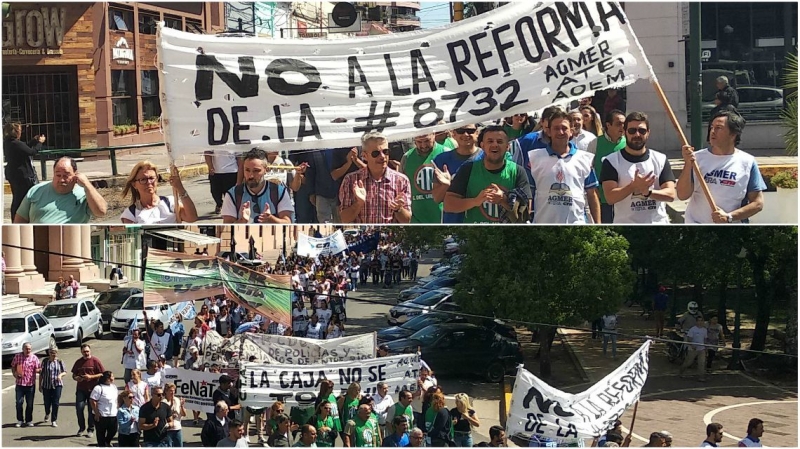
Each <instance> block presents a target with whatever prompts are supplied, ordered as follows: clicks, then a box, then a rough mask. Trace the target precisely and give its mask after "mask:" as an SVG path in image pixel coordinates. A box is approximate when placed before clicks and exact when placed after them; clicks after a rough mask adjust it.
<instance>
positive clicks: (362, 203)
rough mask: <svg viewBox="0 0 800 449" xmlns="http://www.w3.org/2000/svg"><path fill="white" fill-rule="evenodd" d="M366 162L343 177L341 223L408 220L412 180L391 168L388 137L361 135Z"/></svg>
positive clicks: (409, 216)
mask: <svg viewBox="0 0 800 449" xmlns="http://www.w3.org/2000/svg"><path fill="white" fill-rule="evenodd" d="M361 143H362V148H363V154H364V158H365V159H366V161H367V166H366V167H365V168H362V169H360V170H358V171H356V172H353V173H350V174H348V175H347V176H345V177H344V180H343V181H342V187H341V188H340V189H339V202H340V203H341V207H340V209H339V210H340V214H341V217H340V218H341V220H342V223H380V224H383V223H408V222H409V221H411V184H410V183H409V181H408V177H407V176H406V175H404V174H402V173H399V172H397V171H395V170H393V169H391V168H389V141H388V140H386V137H385V136H384V135H383V134H381V133H377V132H371V133H367V134H365V135H364V137H362V138H361Z"/></svg>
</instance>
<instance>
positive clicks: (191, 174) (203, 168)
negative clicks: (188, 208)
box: [3, 164, 208, 195]
mask: <svg viewBox="0 0 800 449" xmlns="http://www.w3.org/2000/svg"><path fill="white" fill-rule="evenodd" d="M178 172H179V173H180V175H181V179H192V178H196V177H198V176H203V175H207V174H208V166H207V165H206V164H195V165H187V166H185V167H179V168H178ZM159 175H160V177H161V179H162V180H164V181H169V172H167V171H166V170H164V171H162V172H160V173H159ZM127 179H128V175H117V176H113V177H102V176H91V177H89V180H90V181H92V185H94V186H95V188H117V187H118V188H122V187H125V181H127ZM3 193H4V194H6V195H11V185H10V184H9V183H8V182H7V181H5V182H3Z"/></svg>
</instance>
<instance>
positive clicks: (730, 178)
mask: <svg viewBox="0 0 800 449" xmlns="http://www.w3.org/2000/svg"><path fill="white" fill-rule="evenodd" d="M736 177H737V173H736V172H733V171H728V170H722V169H720V170H712V171H710V172H708V173H706V174H705V176H704V178H705V180H706V184H719V185H723V186H731V187H732V186H735V185H736Z"/></svg>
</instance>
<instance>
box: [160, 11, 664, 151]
mask: <svg viewBox="0 0 800 449" xmlns="http://www.w3.org/2000/svg"><path fill="white" fill-rule="evenodd" d="M157 42H158V63H159V68H160V71H159V82H160V86H161V88H162V89H163V92H162V94H161V107H162V111H163V113H164V117H165V120H164V128H165V132H166V136H165V137H166V140H167V145H168V146H169V149H170V150H171V152H172V154H173V156H175V157H177V156H180V155H184V154H188V153H199V152H203V151H207V150H209V149H212V150H213V149H217V150H232V151H246V150H248V149H250V148H252V147H253V146H259V147H261V148H264V149H274V150H295V149H315V148H337V147H351V146H356V145H360V137H361V136H362V135H363V134H364V132H366V131H372V130H375V131H380V132H383V133H384V134H386V135H387V137H388V138H389V140H392V141H394V140H400V139H405V138H411V137H414V136H417V135H420V134H423V130H425V131H427V132H432V131H434V130H436V131H439V130H444V129H453V128H458V127H459V126H463V125H466V124H473V123H476V122H482V121H487V120H494V119H498V118H501V117H508V116H511V115H513V114H517V113H521V112H529V111H537V110H539V109H542V108H544V107H546V106H548V105H551V104H554V103H566V102H568V101H571V100H574V99H577V98H580V97H585V96H590V95H592V93H593V92H595V91H598V90H602V89H607V88H610V87H617V88H618V87H623V86H626V85H629V84H631V83H633V82H635V81H636V80H637V79H653V80H655V75H654V74H653V71H652V68H651V67H650V64H649V62H648V61H647V58H646V56H645V54H644V52H643V51H642V48H641V46H640V45H639V42H638V41H637V39H636V36H635V35H634V33H633V30H632V29H631V27H630V24H629V21H628V19H627V17H626V16H625V13H624V11H623V10H622V8H621V7H620V5H619V4H618V3H616V2H607V1H605V2H556V1H541V2H527V1H525V2H511V3H509V4H507V5H505V6H502V7H500V8H498V9H496V10H494V11H492V12H490V13H486V14H481V15H480V16H476V17H473V18H470V19H467V20H463V21H459V22H456V23H453V24H450V25H446V26H443V27H438V28H433V29H426V30H420V31H416V32H414V33H395V34H389V35H382V36H369V37H357V38H348V39H336V40H324V39H303V40H302V41H298V40H293V39H280V40H278V39H267V38H257V37H222V36H216V35H198V34H192V33H184V32H180V31H176V30H172V29H170V28H167V27H165V26H164V24H163V23H161V24H160V25H159V28H158V36H157ZM440 120H443V122H444V123H443V124H441V125H438V123H439V121H440Z"/></svg>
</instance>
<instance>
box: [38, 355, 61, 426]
mask: <svg viewBox="0 0 800 449" xmlns="http://www.w3.org/2000/svg"><path fill="white" fill-rule="evenodd" d="M66 375H67V370H66V369H65V368H64V361H63V360H61V359H59V358H58V348H50V351H49V352H48V356H47V357H45V358H44V359H42V373H41V375H40V376H39V390H41V392H42V396H43V397H44V420H45V421H50V419H51V418H52V421H50V425H51V426H53V427H58V423H57V421H58V407H59V403H60V401H61V390H62V389H63V388H64V376H66ZM51 412H52V415H51V414H50V413H51Z"/></svg>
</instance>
